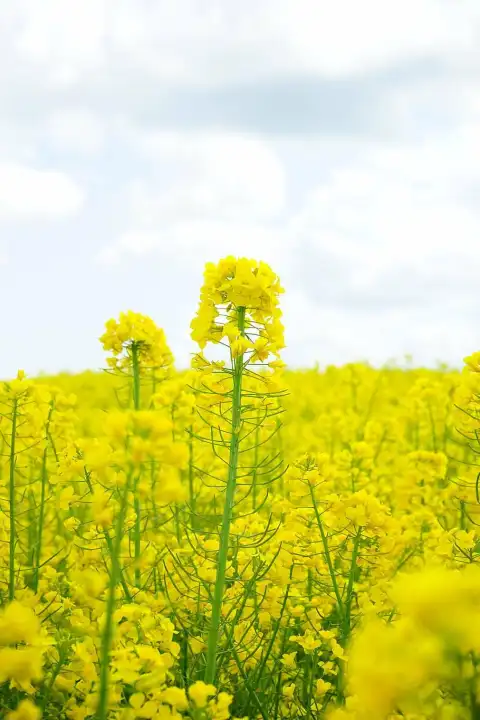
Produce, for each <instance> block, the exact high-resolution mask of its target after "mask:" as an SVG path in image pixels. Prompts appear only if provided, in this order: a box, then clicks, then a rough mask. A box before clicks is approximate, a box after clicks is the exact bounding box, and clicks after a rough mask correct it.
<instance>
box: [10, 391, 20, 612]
mask: <svg viewBox="0 0 480 720" xmlns="http://www.w3.org/2000/svg"><path fill="white" fill-rule="evenodd" d="M17 412H18V398H15V399H14V401H13V411H12V434H11V437H10V473H9V481H8V497H9V504H10V557H9V581H8V599H9V600H10V602H11V601H12V600H13V599H14V598H15V464H16V457H15V440H16V437H17Z"/></svg>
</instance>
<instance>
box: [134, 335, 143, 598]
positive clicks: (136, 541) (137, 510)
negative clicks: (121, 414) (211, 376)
mask: <svg viewBox="0 0 480 720" xmlns="http://www.w3.org/2000/svg"><path fill="white" fill-rule="evenodd" d="M132 379H133V407H134V409H135V410H139V409H140V367H139V362H138V345H137V343H136V342H133V343H132ZM138 480H139V478H138V477H137V479H136V481H135V497H134V500H133V507H134V510H135V527H134V536H133V542H134V548H135V550H134V552H135V585H136V586H137V587H140V586H141V571H140V554H141V545H140V540H141V537H142V529H141V507H140V498H139V496H138V491H137V484H138Z"/></svg>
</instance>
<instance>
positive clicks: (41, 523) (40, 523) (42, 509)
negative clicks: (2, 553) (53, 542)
mask: <svg viewBox="0 0 480 720" xmlns="http://www.w3.org/2000/svg"><path fill="white" fill-rule="evenodd" d="M52 412H53V405H51V406H50V411H49V413H48V419H47V428H46V437H47V444H46V445H45V449H44V451H43V459H42V475H41V483H42V484H41V490H40V514H39V517H38V537H37V552H36V558H35V570H34V575H33V592H35V593H36V592H38V582H39V576H40V563H41V558H42V543H43V527H44V524H45V495H46V491H47V458H48V437H49V428H50V420H51V418H52Z"/></svg>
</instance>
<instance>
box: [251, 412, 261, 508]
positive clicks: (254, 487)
mask: <svg viewBox="0 0 480 720" xmlns="http://www.w3.org/2000/svg"><path fill="white" fill-rule="evenodd" d="M259 442H260V414H259V417H258V418H257V427H256V428H255V450H254V457H253V475H252V505H253V509H254V510H256V509H257V475H258V451H259Z"/></svg>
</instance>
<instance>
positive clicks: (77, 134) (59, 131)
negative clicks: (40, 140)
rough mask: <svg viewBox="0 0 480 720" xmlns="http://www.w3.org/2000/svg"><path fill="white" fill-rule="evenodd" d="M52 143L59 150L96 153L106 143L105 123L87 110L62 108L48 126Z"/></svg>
mask: <svg viewBox="0 0 480 720" xmlns="http://www.w3.org/2000/svg"><path fill="white" fill-rule="evenodd" d="M47 132H48V135H49V138H50V143H51V145H53V147H55V148H57V149H58V150H66V151H71V152H75V153H95V152H98V151H99V150H101V148H102V147H103V144H104V141H105V127H104V123H103V121H102V120H101V119H100V118H99V117H98V116H97V115H95V114H94V113H93V112H91V111H89V110H87V109H85V108H61V109H58V110H56V111H54V112H53V113H52V114H51V115H50V117H49V119H48V124H47Z"/></svg>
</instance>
